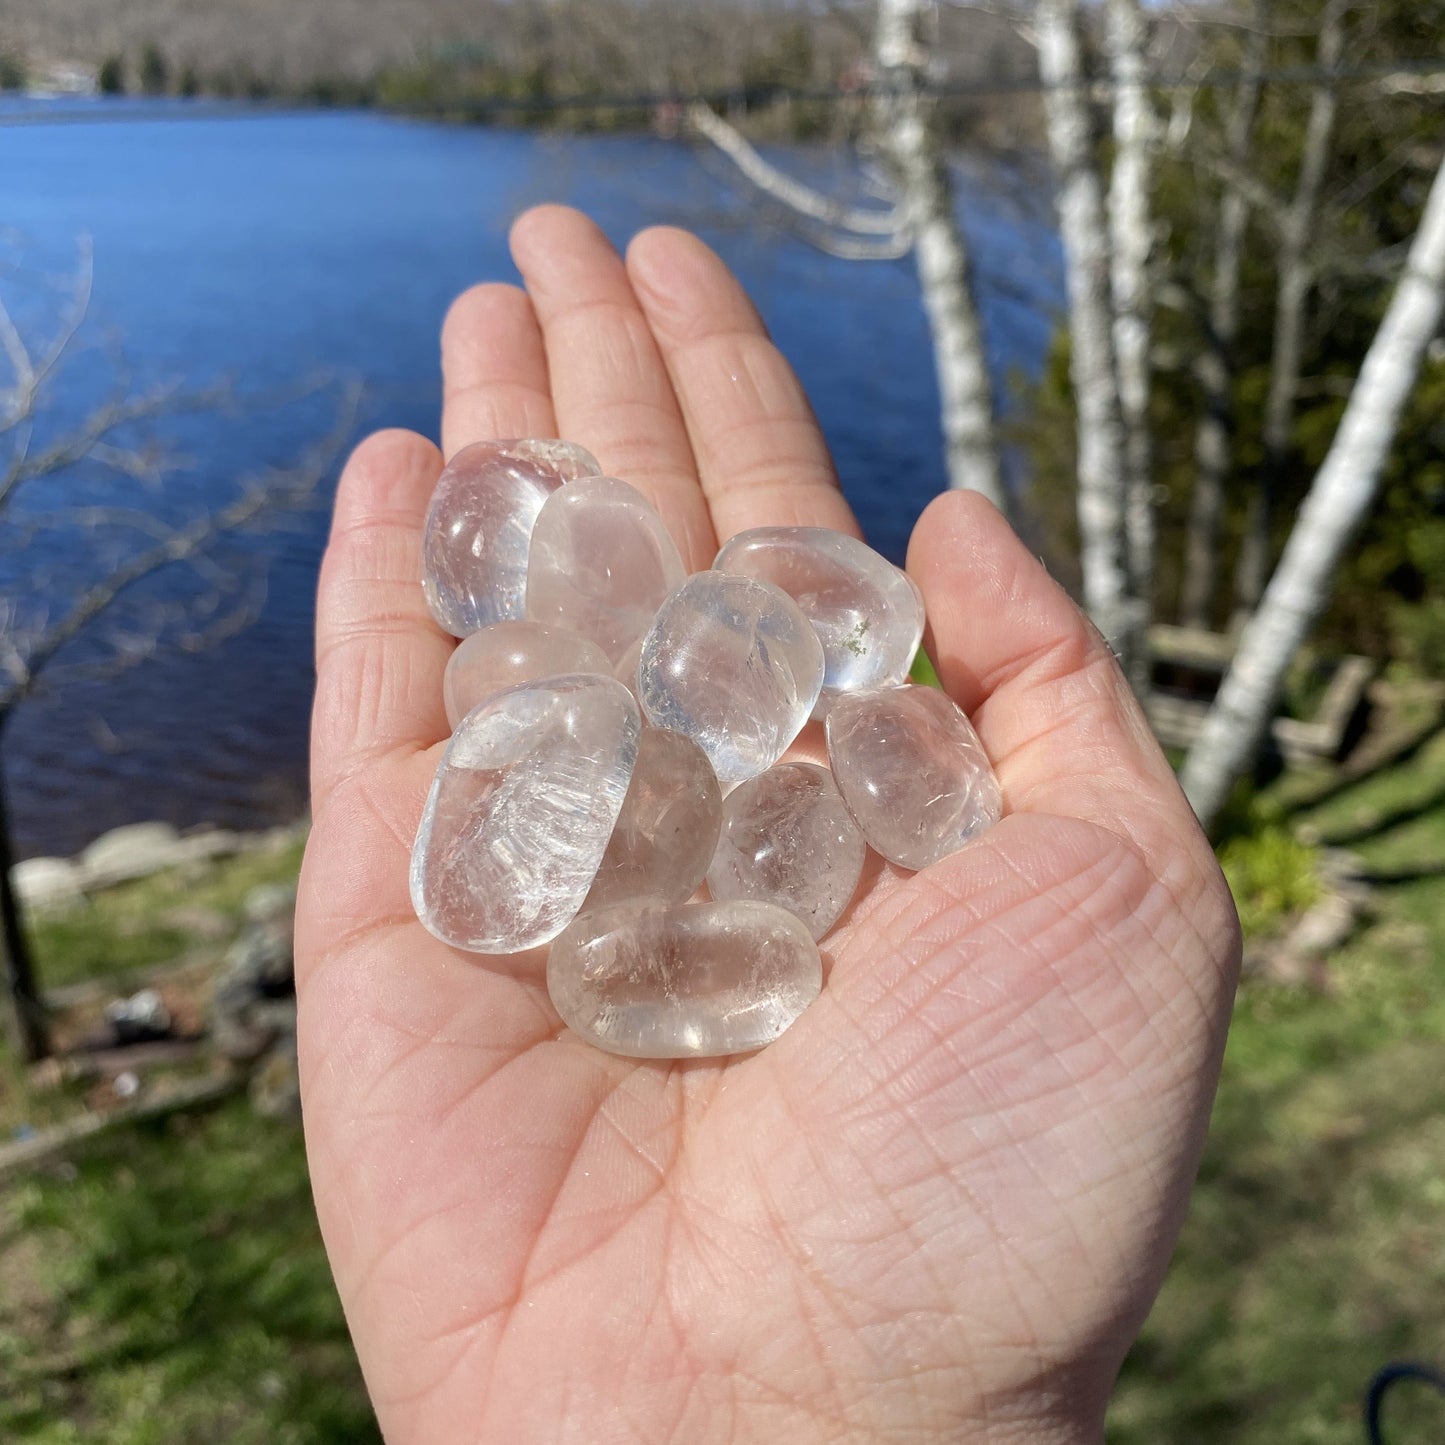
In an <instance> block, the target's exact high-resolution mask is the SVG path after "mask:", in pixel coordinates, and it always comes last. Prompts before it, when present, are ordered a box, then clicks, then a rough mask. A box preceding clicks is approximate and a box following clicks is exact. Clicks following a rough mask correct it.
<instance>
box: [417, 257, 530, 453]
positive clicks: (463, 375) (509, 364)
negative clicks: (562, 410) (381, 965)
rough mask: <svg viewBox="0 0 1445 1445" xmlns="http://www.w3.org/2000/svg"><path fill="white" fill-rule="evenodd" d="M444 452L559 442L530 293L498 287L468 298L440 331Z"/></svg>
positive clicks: (455, 304)
mask: <svg viewBox="0 0 1445 1445" xmlns="http://www.w3.org/2000/svg"><path fill="white" fill-rule="evenodd" d="M442 396H443V401H442V450H443V451H444V452H445V453H446V455H447V458H448V460H450V459H451V458H452V457H454V456H455V455H456V454H457V453H458V452H459V451H461V449H462V448H463V447H466V446H470V445H471V444H472V443H473V442H479V441H500V440H503V439H504V438H508V437H553V436H556V435H557V418H556V416H555V414H554V413H553V410H552V393H551V389H550V387H549V385H548V378H547V352H546V348H545V347H544V346H543V343H542V328H541V327H540V326H539V325H538V324H537V314H536V312H535V311H533V310H532V303H531V301H529V300H528V299H527V293H526V292H525V291H523V290H521V289H520V288H519V287H516V286H504V285H502V284H500V283H498V282H493V283H490V284H488V285H483V286H473V287H472V288H471V290H470V291H464V292H463V293H462V294H461V295H460V296H458V297H457V299H456V300H455V301H453V302H452V305H451V309H450V310H449V311H448V312H447V317H446V321H445V322H444V323H443V325H442Z"/></svg>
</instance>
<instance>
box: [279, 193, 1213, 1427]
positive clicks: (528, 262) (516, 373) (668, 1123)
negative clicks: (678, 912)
mask: <svg viewBox="0 0 1445 1445" xmlns="http://www.w3.org/2000/svg"><path fill="white" fill-rule="evenodd" d="M513 250H514V254H515V256H516V259H517V263H518V266H519V268H520V269H521V271H522V273H523V276H524V278H525V280H526V283H527V291H526V292H525V293H524V292H523V291H521V290H518V289H516V288H513V287H508V286H500V285H491V286H482V287H478V288H476V289H474V290H472V291H470V292H468V293H467V294H466V295H465V296H463V297H462V298H461V299H460V300H459V301H458V302H457V304H456V305H455V306H454V307H453V309H452V311H451V313H450V315H449V316H448V318H447V323H446V327H445V331H444V335H443V371H444V375H445V380H446V406H445V415H444V418H443V426H442V434H443V441H444V444H445V448H446V451H447V454H448V455H450V454H451V453H453V452H455V451H457V450H458V449H459V448H461V447H462V446H464V445H466V444H468V443H470V442H473V441H476V440H479V439H481V438H485V437H508V436H550V435H561V436H564V437H567V438H568V439H570V440H574V441H577V442H579V443H581V444H582V445H583V446H585V447H587V448H588V449H589V450H591V451H592V452H594V453H595V454H596V456H597V457H598V459H599V460H600V461H601V463H602V466H603V468H604V469H605V470H607V471H609V472H613V473H615V474H616V475H619V476H622V477H624V478H626V479H627V480H628V481H629V482H631V483H633V484H634V485H635V486H637V487H639V488H640V489H641V490H643V491H644V492H646V493H647V494H648V495H649V496H650V497H651V498H652V499H653V501H654V503H655V504H656V505H657V506H658V508H659V510H660V511H661V512H662V514H663V516H664V517H665V519H666V520H667V522H668V524H669V525H670V527H671V529H672V532H673V535H674V537H675V538H676V539H677V542H678V544H679V546H680V547H681V549H682V550H683V553H684V557H685V559H686V560H687V561H688V563H689V564H690V566H691V567H692V568H694V569H697V568H701V567H705V566H707V565H708V563H709V562H710V561H711V558H712V555H713V552H714V551H715V549H716V545H717V541H718V539H720V538H725V537H727V536H730V535H731V534H732V533H734V532H737V531H739V530H741V529H743V528H746V527H752V526H759V525H765V524H808V525H818V526H826V527H833V528H836V529H839V530H843V531H849V532H856V530H857V526H856V523H855V522H854V520H853V518H852V515H851V513H850V512H849V510H848V507H847V505H846V504H845V502H844V501H843V499H842V496H841V494H840V493H839V491H838V489H837V484H836V480H835V477H834V473H833V469H832V465H831V463H830V461H829V458H828V454H827V451H826V448H825V446H824V443H823V439H822V436H821V434H820V433H819V430H818V427H817V424H816V423H815V421H814V419H813V416H812V414H811V412H810V411H809V409H808V405H807V402H806V400H805V398H804V397H803V395H802V392H801V390H800V388H799V386H798V383H797V381H796V379H795V378H794V377H793V375H792V372H791V371H790V369H789V368H788V366H787V363H786V362H784V361H783V359H782V357H781V356H780V355H779V353H778V352H777V351H776V350H775V348H774V347H773V346H772V345H771V343H770V342H769V341H768V339H767V336H766V334H765V333H764V331H763V328H762V325H761V323H760V322H759V320H758V317H757V315H756V313H755V312H754V310H753V308H752V307H751V305H750V304H749V302H748V301H747V299H746V297H745V296H744V294H743V293H742V291H741V289H740V288H739V286H738V285H737V283H736V281H735V280H734V279H733V278H732V277H731V276H730V275H729V273H728V272H727V271H726V269H725V268H724V267H723V265H722V264H721V262H720V261H719V260H718V259H717V258H716V257H715V256H714V255H713V254H712V253H711V252H710V251H708V250H707V248H706V247H704V246H703V245H702V244H701V243H700V242H699V241H697V240H695V239H694V238H692V237H690V236H687V235H685V234H683V233H681V232H677V231H670V230H655V231H649V232H646V233H644V234H643V235H641V236H639V237H638V238H637V240H636V241H634V243H633V245H632V246H631V248H630V250H629V252H628V256H627V259H626V263H625V264H624V262H623V261H622V260H621V259H620V258H619V257H618V256H617V254H616V253H615V252H614V251H613V250H612V248H611V247H610V246H609V245H608V243H607V242H606V241H605V239H604V238H603V237H602V235H601V234H600V233H599V232H598V231H597V229H596V228H595V227H594V226H593V225H592V224H591V223H590V222H589V221H587V220H586V219H585V218H583V217H582V216H580V215H578V214H577V213H576V212H572V211H566V210H563V209H561V208H556V207H547V208H542V209H539V210H536V211H532V212H530V213H528V214H527V215H525V216H524V217H523V218H522V219H521V220H520V221H519V222H518V224H517V227H516V228H515V230H514V233H513ZM441 466H442V458H441V456H440V454H439V453H438V452H437V451H436V449H435V448H434V447H433V446H432V445H431V444H430V443H429V442H427V441H425V440H423V439H422V438H421V437H419V436H415V435H411V434H408V433H401V432H390V433H382V434H380V435H377V436H374V437H372V438H371V439H370V440H368V441H366V442H364V443H363V444H362V445H361V447H359V448H358V450H357V452H356V453H355V455H354V456H353V457H352V459H351V461H350V463H349V464H348V466H347V468H346V471H345V475H344V476H343V479H342V482H341V485H340V488H339V491H338V496H337V502H336V518H335V526H334V530H333V533H332V538H331V543H330V546H329V548H328V550H327V554H326V559H325V563H324V565H323V568H322V575H321V585H320V600H319V611H318V618H317V692H316V711H315V721H314V731H313V755H312V788H313V808H314V824H313V829H312V833H311V840H310V844H309V846H308V849H307V854H306V862H305V866H304V869H303V872H302V886H301V897H300V905H299V909H298V915H297V984H298V992H299V997H300V1019H299V1027H300V1050H301V1069H302V1085H303V1099H304V1113H305V1124H306V1139H307V1147H308V1152H309V1155H310V1160H311V1170H312V1180H313V1185H314V1189H315V1195H316V1204H317V1210H318V1213H319V1215H320V1219H321V1225H322V1230H323V1233H324V1235H325V1239H326V1246H327V1250H328V1253H329V1255H330V1258H331V1263H332V1267H333V1269H334V1271H335V1274H336V1280H337V1284H338V1287H339V1289H340V1292H341V1297H342V1300H343V1302H344V1304H345V1308H346V1315H347V1320H348V1323H349V1325H350V1328H351V1331H352V1335H353V1337H354V1339H355V1342H356V1348H357V1353H358V1355H359V1356H360V1359H361V1364H362V1368H363V1370H364V1372H365V1375H366V1380H367V1384H368V1386H369V1388H370V1391H371V1394H372V1399H373V1401H374V1403H375V1406H376V1410H377V1414H378V1417H379V1419H380V1421H381V1425H382V1428H383V1430H384V1432H385V1434H386V1436H387V1438H388V1440H389V1441H391V1442H393V1445H452V1442H461V1441H467V1442H483V1445H492V1442H497V1445H527V1442H531V1441H547V1442H549V1445H552V1442H558V1445H560V1442H579V1445H614V1442H628V1445H630V1442H643V1441H646V1442H649V1445H652V1442H675V1445H714V1442H716V1445H724V1442H734V1441H750V1440H758V1441H768V1442H782V1441H785V1442H788V1445H806V1442H810V1441H815V1440H828V1441H837V1442H842V1441H848V1442H853V1441H858V1442H862V1441H895V1440H897V1441H903V1440H908V1441H920V1440H935V1439H936V1440H945V1439H946V1440H954V1439H967V1440H970V1441H973V1440H978V1441H990V1442H991V1441H996V1440H997V1441H1029V1442H1044V1441H1050V1442H1052V1441H1080V1440H1095V1439H1098V1438H1099V1436H1100V1434H1101V1429H1102V1419H1103V1411H1104V1405H1105V1400H1106V1398H1107V1395H1108V1392H1109V1389H1110V1387H1111V1385H1112V1383H1113V1379H1114V1376H1115V1372H1116V1371H1117V1368H1118V1365H1119V1362H1120V1360H1121V1359H1122V1357H1123V1354H1124V1352H1125V1350H1126V1349H1127V1347H1128V1345H1129V1343H1130V1341H1131V1340H1132V1338H1133V1336H1134V1334H1135V1332H1136V1331H1137V1329H1138V1327H1139V1325H1140V1323H1141V1321H1142V1320H1143V1317H1144V1315H1145V1313H1146V1311H1147V1309H1148V1307H1149V1304H1150V1302H1151V1301H1152V1299H1153V1297H1154V1294H1155V1291H1156V1290H1157V1288H1158V1286H1159V1283H1160V1280H1161V1278H1162V1275H1163V1272H1164V1268H1165V1265H1166V1262H1167V1259H1168V1256H1169V1252H1170V1249H1171V1247H1172V1244H1173V1241H1174V1237H1175V1234H1176V1232H1177V1229H1178V1226H1179V1223H1180V1219H1181V1216H1182V1213H1183V1210H1184V1205H1185V1201H1186V1198H1187V1195H1188V1191H1189V1187H1190V1183H1191V1181H1192V1177H1193V1173H1194V1168H1195V1164H1196V1161H1197V1158H1198V1154H1199V1149H1200V1146H1201V1143H1202V1140H1203V1136H1204V1131H1205V1125H1206V1122H1207V1118H1208V1114H1209V1106H1210V1101H1211V1098H1212V1095H1213V1091H1214V1085H1215V1080H1216V1077H1217V1072H1218V1065H1219V1059H1220V1054H1221V1051H1222V1048H1223V1041H1224V1033H1225V1028H1226V1022H1227V1017H1228V1012H1229V1006H1230V1000H1231V997H1232V993H1233V988H1234V982H1235V974H1236V969H1237V964H1238V950H1239V942H1238V929H1237V924H1236V920H1235V915H1234V910H1233V906H1232V904H1231V903H1230V900H1229V894H1228V891H1227V890H1226V888H1225V885H1224V882H1223V880H1222V878H1221V876H1220V874H1219V870H1218V869H1217V867H1216V866H1215V862H1214V858H1213V855H1212V854H1211V852H1210V850H1209V848H1208V846H1207V844H1206V843H1205V840H1204V838H1203V837H1202V835H1201V834H1200V831H1199V829H1198V827H1197V825H1196V824H1195V821H1194V818H1193V815H1192V814H1191V813H1190V810H1189V808H1188V805H1187V804H1186V803H1185V801H1184V798H1183V796H1182V795H1181V793H1180V791H1179V789H1178V787H1177V786H1176V784H1175V782H1174V779H1173V776H1172V774H1171V772H1170V770H1169V767H1168V765H1167V763H1166V762H1165V760H1164V758H1163V757H1162V755H1161V754H1160V752H1159V749H1158V747H1157V746H1156V744H1155V743H1154V740H1153V738H1152V737H1151V736H1150V733H1149V730H1148V728H1147V726H1146V725H1145V723H1144V720H1143V718H1142V717H1141V715H1140V712H1139V709H1138V706H1137V705H1136V703H1135V701H1134V699H1133V697H1132V695H1131V694H1130V692H1129V689H1128V687H1127V685H1126V684H1125V682H1124V679H1123V677H1122V676H1121V675H1120V672H1119V670H1118V668H1117V667H1116V665H1115V663H1114V661H1113V659H1112V658H1111V656H1110V655H1109V653H1108V651H1107V649H1106V648H1105V646H1104V644H1103V642H1102V641H1101V640H1100V638H1099V636H1098V634H1097V633H1096V632H1095V631H1094V630H1093V629H1092V628H1091V627H1090V626H1089V625H1088V624H1087V623H1086V622H1085V620H1084V619H1083V617H1082V616H1081V615H1080V614H1079V612H1078V610H1077V609H1076V608H1075V607H1074V605H1073V603H1072V602H1070V601H1069V599H1068V598H1067V596H1066V595H1065V594H1064V593H1063V592H1062V591H1061V590H1060V589H1059V588H1058V587H1057V586H1056V585H1055V584H1054V582H1052V581H1051V580H1050V578H1049V577H1048V576H1047V574H1046V573H1045V572H1044V570H1043V568H1042V567H1041V566H1040V565H1039V564H1038V562H1037V561H1036V560H1035V559H1034V558H1033V557H1032V556H1030V554H1029V553H1028V551H1027V550H1026V549H1025V548H1024V547H1023V546H1022V545H1021V544H1020V543H1019V541H1018V540H1017V538H1016V537H1015V536H1014V535H1013V533H1012V531H1011V530H1010V529H1009V527H1008V525H1007V524H1006V523H1005V522H1004V521H1003V519H1002V518H1001V517H1000V516H999V515H998V514H997V512H995V511H994V510H993V509H992V508H991V507H990V506H989V505H988V504H987V503H986V502H984V501H982V500H981V499H980V498H978V497H976V496H972V495H967V494H957V493H955V494H950V495H947V496H943V497H940V498H939V499H937V500H936V501H935V502H933V504H932V505H931V506H930V507H929V508H928V510H927V511H926V512H925V513H924V515H923V518H922V520H921V521H920V522H919V524H918V527H917V529H916V531H915V532H914V535H913V540H912V544H911V546H910V548H909V555H908V566H909V569H910V571H911V572H912V574H913V576H914V578H915V579H916V580H917V582H918V584H919V586H920V587H921V588H922V590H923V593H924V597H925V599H926V601H927V606H928V615H929V619H930V625H931V640H930V651H931V653H932V655H933V657H934V658H935V659H936V661H937V663H938V667H939V672H940V675H941V677H942V679H943V682H944V684H945V685H946V687H947V688H948V690H949V691H950V693H952V695H953V696H954V697H955V698H956V699H957V700H958V701H959V702H960V704H961V705H962V706H963V707H964V708H965V710H966V711H967V712H968V713H969V715H970V716H971V717H972V719H973V722H974V724H975V726H976V727H977V729H978V732H979V734H980V736H981V737H982V739H983V741H984V743H985V746H986V747H987V749H988V751H989V754H990V756H991V757H992V758H993V760H994V763H995V765H996V768H997V771H998V775H999V778H1000V780H1001V781H1002V784H1003V788H1004V794H1005V799H1006V807H1007V810H1008V812H1007V816H1006V817H1005V818H1004V819H1003V821H1002V822H1001V823H999V824H998V825H997V826H996V827H994V828H993V829H991V830H990V831H989V832H987V833H986V834H984V835H983V836H982V837H980V838H978V839H976V840H974V841H973V842H972V843H970V844H969V845H968V847H966V848H965V849H964V850H963V851H962V852H960V853H958V854H956V855H954V856H953V857H951V858H948V859H946V860H944V861H943V862H941V863H938V864H936V865H934V866H933V867H931V868H929V869H927V870H926V871H924V872H922V873H919V874H917V875H909V874H906V873H904V872H902V871H901V870H898V869H895V868H893V867H892V866H890V865H883V866H882V867H881V868H880V869H879V870H878V872H877V873H876V875H871V881H868V882H867V883H866V886H865V889H864V891H862V892H861V893H860V895H859V897H858V898H857V899H856V900H855V902H854V904H853V906H852V908H851V910H850V912H849V913H848V914H847V915H845V920H844V922H843V924H842V925H841V926H840V927H839V928H838V929H837V931H836V932H834V933H833V934H832V935H831V936H830V937H829V938H828V939H827V940H826V942H825V943H824V945H823V952H824V956H825V963H826V966H827V969H828V973H827V982H826V985H825V987H824V990H823V993H822V996H821V997H820V998H819V999H818V1000H817V1001H816V1002H815V1003H814V1004H813V1005H812V1006H811V1007H809V1009H808V1010H807V1011H806V1012H805V1013H804V1014H803V1016H802V1017H801V1018H800V1019H799V1020H798V1022H797V1023H796V1024H795V1025H794V1026H793V1027H792V1028H791V1029H790V1030H789V1031H788V1032H787V1033H786V1034H785V1035H784V1036H783V1037H782V1038H781V1039H780V1040H779V1041H778V1042H776V1043H775V1044H773V1045H772V1046H771V1047H769V1048H767V1049H765V1050H764V1051H762V1052H761V1053H758V1054H755V1055H752V1056H748V1057H742V1058H736V1059H729V1060H718V1061H707V1062H689V1063H677V1064H665V1063H664V1064H659V1063H638V1062H635V1061H630V1060H626V1059H620V1058H614V1057H610V1056H608V1055H605V1054H602V1053H598V1052H597V1051H595V1050H594V1049H592V1048H589V1047H588V1046H586V1045H584V1044H582V1043H580V1042H579V1041H578V1040H577V1039H576V1038H574V1037H573V1036H571V1035H570V1034H568V1033H567V1032H566V1031H565V1030H564V1029H563V1028H562V1027H561V1025H560V1024H559V1022H558V1020H557V1016H556V1014H555V1012H554V1011H553V1009H552V1007H551V1005H550V1004H549V1002H548V999H547V995H546V991H545V988H544V984H543V961H542V955H541V954H540V953H539V954H537V955H532V956H528V957H524V958H522V959H506V960H488V959H485V958H479V957H476V956H474V955H469V954H464V953H460V952H457V951H455V950H453V949H451V948H449V947H447V946H446V945H444V944H442V943H440V942H438V941H437V940H436V939H434V938H432V937H431V936H430V935H429V934H428V933H426V932H425V931H424V930H423V929H422V927H421V925H420V924H419V923H418V922H417V920H416V917H415V914H414V913H413V911H412V905H411V901H410V898H409V896H408V891H407V866H408V859H409V854H410V850H411V845H412V840H413V837H414V835H415V832H416V827H417V823H418V820H419V818H420V815H421V810H422V805H423V802H424V800H425V797H426V792H427V789H428V787H429V785H430V782H431V778H432V774H433V771H434V769H435V767H436V763H437V760H438V757H439V755H440V750H441V747H442V743H443V740H444V739H445V737H446V733H447V728H446V720H445V717H444V716H443V712H442V688H441V678H442V670H443V667H444V666H445V663H446V660H447V656H448V654H449V653H450V651H451V649H452V647H453V646H454V641H453V639H451V638H449V637H446V636H444V635H443V634H442V633H441V632H440V631H439V630H438V628H437V627H436V626H435V624H434V623H433V622H432V621H431V619H430V617H429V616H428V613H427V610H426V607H425V604H424V602H423V599H422V592H421V587H420V585H419V581H418V579H419V576H420V536H421V527H422V519H423V515H424V512H425V509H426V505H427V501H428V499H429V496H430V494H431V491H432V488H433V485H434V484H435V481H436V478H437V475H438V473H439V471H440V469H441Z"/></svg>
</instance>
